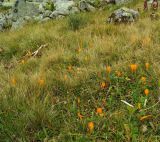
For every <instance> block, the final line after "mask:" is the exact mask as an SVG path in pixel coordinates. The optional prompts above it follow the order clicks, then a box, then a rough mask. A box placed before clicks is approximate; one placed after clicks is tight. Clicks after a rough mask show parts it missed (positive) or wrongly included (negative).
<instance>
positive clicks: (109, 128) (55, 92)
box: [0, 1, 160, 142]
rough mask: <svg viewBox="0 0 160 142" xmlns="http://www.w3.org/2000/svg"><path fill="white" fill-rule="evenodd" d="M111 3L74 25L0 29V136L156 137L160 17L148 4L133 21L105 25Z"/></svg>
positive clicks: (84, 141) (159, 125)
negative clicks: (90, 124) (90, 125)
mask: <svg viewBox="0 0 160 142" xmlns="http://www.w3.org/2000/svg"><path fill="white" fill-rule="evenodd" d="M129 6H130V7H132V8H135V9H136V8H141V9H143V8H142V7H143V3H142V2H141V1H140V2H137V3H135V4H134V5H129ZM114 8H115V7H112V8H110V9H109V8H106V10H104V11H97V12H95V13H83V14H82V15H83V17H86V19H88V18H89V22H88V23H87V24H86V25H85V26H83V27H81V28H80V29H79V30H76V31H72V30H71V29H70V28H69V27H68V19H69V18H65V19H61V20H56V21H50V22H47V23H43V24H34V23H32V24H29V25H27V26H25V27H24V28H23V29H20V30H18V31H13V32H5V33H0V49H1V50H0V94H1V95H0V141H2V142H3V141H4V142H6V141H20V142H21V141H24V142H31V141H55V142H56V141H63V142H64V141H68V142H71V141H74V142H89V141H97V142H102V141H117V142H122V141H135V142H137V141H147V142H153V141H155V142H158V141H160V111H159V107H160V105H159V103H157V102H158V97H159V83H158V82H159V73H160V71H159V66H160V62H159V60H160V56H159V55H160V47H159V44H160V38H159V37H160V24H159V21H151V20H150V17H149V14H150V11H149V12H146V13H143V12H141V16H140V19H139V21H138V22H136V23H132V24H120V25H114V24H106V23H105V20H106V17H107V16H108V15H109V14H110V13H111V11H113V9H114ZM45 44H46V45H47V46H46V47H45V48H43V49H42V50H41V51H40V54H39V56H36V57H31V56H30V55H31V53H32V52H34V51H35V50H37V49H38V48H39V47H40V46H41V45H45ZM26 54H27V56H25V55H26ZM24 56H25V57H24ZM145 63H149V65H150V67H149V68H148V69H146V67H145ZM131 64H136V65H138V68H137V70H136V72H134V73H133V72H131V70H130V65H131ZM107 66H111V72H110V73H109V70H108V71H106V67H107ZM142 77H145V78H146V81H145V82H143V80H142V79H141V78H142ZM145 89H149V95H148V96H146V95H145V94H144V90H145ZM146 99H147V100H148V101H147V103H146V107H144V102H145V100H146ZM121 100H125V101H127V102H128V103H130V104H132V105H133V106H134V108H132V107H129V106H128V105H126V104H124V103H123V102H121ZM152 106H153V107H152ZM150 107H151V108H150ZM97 108H102V110H103V113H102V114H101V116H99V115H98V114H97V112H96V109H97ZM146 108H149V109H147V110H145V109H146ZM147 115H149V116H150V115H151V117H149V118H148V119H147V120H146V119H145V120H144V121H141V120H140V119H142V118H143V116H147ZM81 117H82V119H81ZM88 122H93V124H94V130H93V131H92V133H89V132H88V129H87V125H88Z"/></svg>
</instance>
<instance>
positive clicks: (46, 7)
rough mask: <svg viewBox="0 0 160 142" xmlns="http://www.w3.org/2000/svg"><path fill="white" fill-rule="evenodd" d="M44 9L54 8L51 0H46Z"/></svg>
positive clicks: (51, 9)
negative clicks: (49, 0) (48, 0)
mask: <svg viewBox="0 0 160 142" xmlns="http://www.w3.org/2000/svg"><path fill="white" fill-rule="evenodd" d="M45 9H46V10H50V11H53V10H54V9H55V7H54V4H53V2H48V3H47V4H46V6H45Z"/></svg>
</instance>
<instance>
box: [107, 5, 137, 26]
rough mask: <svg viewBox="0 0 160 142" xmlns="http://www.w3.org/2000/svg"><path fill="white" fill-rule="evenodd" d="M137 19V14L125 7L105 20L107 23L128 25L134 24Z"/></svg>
mask: <svg viewBox="0 0 160 142" xmlns="http://www.w3.org/2000/svg"><path fill="white" fill-rule="evenodd" d="M138 17H139V12H138V11H135V10H133V9H128V8H126V7H123V8H120V9H118V10H116V11H114V12H113V13H112V14H111V16H109V18H108V19H107V21H108V22H109V23H128V22H134V21H135V20H137V19H138Z"/></svg>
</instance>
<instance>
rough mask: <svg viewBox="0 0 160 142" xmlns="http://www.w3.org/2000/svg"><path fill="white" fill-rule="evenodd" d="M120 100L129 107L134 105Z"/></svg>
mask: <svg viewBox="0 0 160 142" xmlns="http://www.w3.org/2000/svg"><path fill="white" fill-rule="evenodd" d="M121 102H123V103H124V104H126V105H128V106H130V107H134V106H133V105H131V104H130V103H128V102H126V101H125V100H121Z"/></svg>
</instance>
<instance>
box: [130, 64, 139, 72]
mask: <svg viewBox="0 0 160 142" xmlns="http://www.w3.org/2000/svg"><path fill="white" fill-rule="evenodd" d="M137 68H138V66H137V64H131V65H130V69H131V71H132V72H136V70H137Z"/></svg>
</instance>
